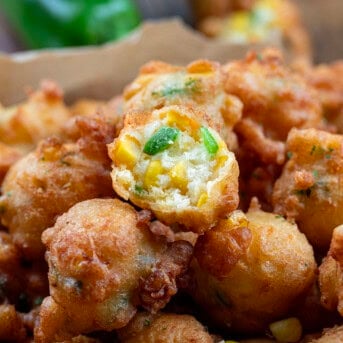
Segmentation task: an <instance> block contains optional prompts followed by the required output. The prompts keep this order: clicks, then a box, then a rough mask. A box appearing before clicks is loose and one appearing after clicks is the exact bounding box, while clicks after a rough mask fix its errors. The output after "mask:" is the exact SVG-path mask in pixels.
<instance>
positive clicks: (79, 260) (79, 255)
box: [35, 199, 193, 342]
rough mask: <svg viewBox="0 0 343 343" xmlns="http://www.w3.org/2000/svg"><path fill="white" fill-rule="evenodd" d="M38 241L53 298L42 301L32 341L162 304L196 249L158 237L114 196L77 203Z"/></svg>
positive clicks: (113, 322)
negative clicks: (169, 244) (142, 307)
mask: <svg viewBox="0 0 343 343" xmlns="http://www.w3.org/2000/svg"><path fill="white" fill-rule="evenodd" d="M42 240H43V242H44V244H45V245H46V246H47V253H46V258H47V260H48V263H49V283H50V294H51V297H48V298H46V299H45V300H44V302H43V304H42V309H41V312H40V323H39V325H38V327H37V328H36V331H35V340H36V341H37V342H52V341H54V342H55V341H61V340H65V339H69V338H71V337H73V336H75V335H77V334H81V333H88V332H91V331H96V330H106V331H111V330H113V329H118V328H121V327H124V326H125V325H126V324H127V323H128V322H129V321H130V320H131V318H132V317H133V316H134V315H135V313H136V307H137V306H138V305H142V306H144V307H147V308H148V309H149V310H152V311H154V310H156V311H157V310H159V309H160V308H162V307H163V306H164V305H165V304H166V303H167V302H168V301H169V299H170V297H171V295H173V294H175V293H176V284H175V282H176V281H175V280H176V278H177V277H178V276H179V275H181V274H182V273H183V272H184V271H185V268H186V267H187V266H188V264H189V262H190V258H191V254H192V250H193V249H192V246H191V245H190V244H189V243H187V242H181V241H179V242H176V243H174V244H172V245H171V246H168V245H167V244H166V243H163V242H161V241H160V240H158V239H155V236H154V235H153V234H152V233H151V232H150V230H149V223H147V222H146V221H145V220H143V221H142V220H141V219H140V215H139V213H137V212H136V211H135V209H134V208H133V207H132V206H130V205H129V204H127V203H123V202H121V201H119V200H116V199H93V200H87V201H84V202H80V203H78V204H76V205H75V206H73V207H72V208H71V209H70V210H69V211H68V212H67V213H65V214H64V215H62V216H60V217H59V218H58V219H57V221H56V224H55V226H54V227H52V228H50V229H48V230H46V231H45V232H44V233H43V236H42ZM153 301H155V302H156V303H158V306H153V305H152V302H153Z"/></svg>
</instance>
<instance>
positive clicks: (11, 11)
mask: <svg viewBox="0 0 343 343" xmlns="http://www.w3.org/2000/svg"><path fill="white" fill-rule="evenodd" d="M173 16H179V17H182V18H183V20H184V21H185V22H186V23H187V24H189V25H191V26H192V27H193V28H194V29H196V30H198V31H200V32H201V34H203V35H206V36H207V37H209V38H211V39H214V40H224V41H226V42H227V43H228V44H230V43H235V44H251V43H256V42H258V43H260V42H262V43H266V44H272V43H273V42H275V41H280V42H281V43H282V44H283V46H284V47H285V49H288V50H290V51H291V53H292V54H293V55H294V56H296V57H299V58H305V59H309V60H311V61H312V60H313V61H314V62H315V63H319V62H329V61H333V60H336V59H339V58H342V55H343V44H342V37H343V0H325V1H324V0H297V1H296V0H294V1H291V0H87V1H84V0H0V52H17V51H23V50H27V49H41V48H59V47H70V46H84V45H95V44H102V43H105V42H109V41H115V40H118V39H121V38H123V37H125V35H127V34H129V33H130V32H131V31H132V30H134V29H135V28H137V27H139V25H140V24H141V23H142V21H144V20H146V19H159V18H166V17H173Z"/></svg>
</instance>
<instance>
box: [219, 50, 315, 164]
mask: <svg viewBox="0 0 343 343" xmlns="http://www.w3.org/2000/svg"><path fill="white" fill-rule="evenodd" d="M224 69H225V71H226V73H227V78H226V91H227V92H228V93H230V94H233V95H235V96H238V97H239V99H240V100H241V101H242V102H243V104H244V109H243V119H242V120H240V121H239V123H238V124H237V125H236V126H235V131H236V132H237V133H238V135H239V138H240V139H239V141H240V146H243V147H244V148H246V149H248V150H250V151H252V152H253V153H254V154H256V155H257V156H258V157H259V158H260V160H261V161H262V162H264V163H267V164H269V163H274V164H275V163H276V164H281V165H282V164H283V163H284V161H285V151H284V141H285V140H286V138H287V134H288V132H289V131H290V129H291V128H293V127H296V128H311V127H317V126H319V125H320V124H321V119H322V118H321V107H320V103H319V101H318V99H317V97H316V93H315V92H314V90H313V89H312V88H311V87H309V86H308V85H307V83H306V82H305V80H304V79H303V78H302V77H300V76H299V75H297V74H296V73H292V72H291V71H290V70H289V69H287V68H286V67H285V65H284V63H283V60H282V57H281V55H280V53H279V52H278V51H277V50H275V49H267V50H265V51H264V52H263V53H262V54H256V53H253V52H252V53H249V54H248V55H247V57H246V58H245V60H243V61H235V62H231V63H228V64H227V65H225V66H224Z"/></svg>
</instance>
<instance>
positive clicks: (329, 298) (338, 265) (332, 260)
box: [319, 225, 343, 316]
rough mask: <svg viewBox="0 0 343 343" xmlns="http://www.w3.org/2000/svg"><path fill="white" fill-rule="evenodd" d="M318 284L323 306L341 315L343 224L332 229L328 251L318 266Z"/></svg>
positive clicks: (342, 293)
mask: <svg viewBox="0 0 343 343" xmlns="http://www.w3.org/2000/svg"><path fill="white" fill-rule="evenodd" d="M319 285H320V291H321V302H322V304H323V306H324V307H325V308H327V309H328V310H331V311H333V310H335V309H337V310H338V312H339V313H340V315H341V316H343V225H340V226H337V227H336V228H335V229H334V231H333V235H332V240H331V244H330V249H329V252H328V254H327V257H326V258H324V259H323V262H322V264H321V266H320V267H319Z"/></svg>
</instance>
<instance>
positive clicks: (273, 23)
mask: <svg viewBox="0 0 343 343" xmlns="http://www.w3.org/2000/svg"><path fill="white" fill-rule="evenodd" d="M239 2H241V4H240V5H241V6H240V7H241V9H243V10H240V11H233V12H231V13H229V14H228V15H227V16H226V17H225V18H219V17H218V16H211V17H209V18H207V19H205V20H203V21H202V22H200V23H199V26H198V27H199V30H200V31H202V32H203V33H204V34H205V35H207V36H209V37H213V38H217V39H220V40H225V41H229V42H232V43H240V44H249V43H258V42H263V43H265V44H266V43H275V40H282V43H283V44H284V47H285V48H286V49H287V52H288V54H289V55H290V56H291V57H292V59H294V60H295V61H297V62H302V63H304V62H306V63H307V64H308V63H309V62H310V60H311V55H312V52H311V42H310V39H309V36H308V34H307V31H306V29H305V28H304V25H303V24H302V21H301V18H300V15H299V11H298V8H297V6H296V4H295V3H294V2H293V1H287V0H257V1H254V3H253V4H252V5H253V6H251V4H249V2H251V1H245V2H247V4H246V5H248V6H246V5H245V4H244V1H239ZM244 5H245V6H244ZM244 7H245V8H244ZM236 8H237V6H236Z"/></svg>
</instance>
